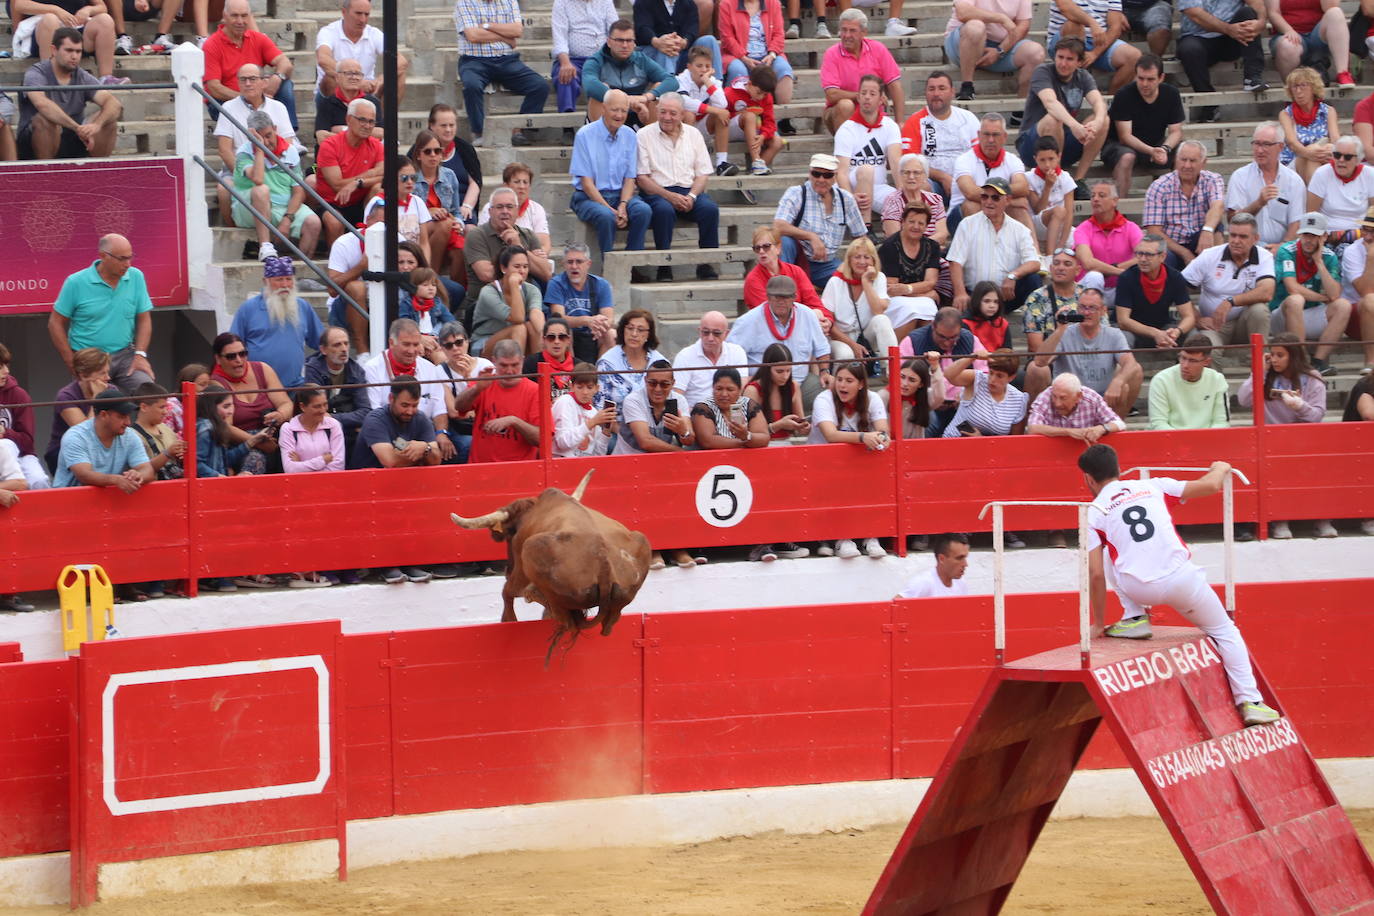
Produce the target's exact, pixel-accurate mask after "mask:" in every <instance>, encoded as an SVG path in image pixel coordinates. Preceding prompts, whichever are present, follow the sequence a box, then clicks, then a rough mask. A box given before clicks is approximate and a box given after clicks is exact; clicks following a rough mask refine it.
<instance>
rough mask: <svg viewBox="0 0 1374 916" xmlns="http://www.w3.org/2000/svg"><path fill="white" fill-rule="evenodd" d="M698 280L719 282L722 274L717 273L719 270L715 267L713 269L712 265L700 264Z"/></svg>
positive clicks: (698, 266)
mask: <svg viewBox="0 0 1374 916" xmlns="http://www.w3.org/2000/svg"><path fill="white" fill-rule="evenodd" d="M697 279H698V280H719V279H720V272H719V271H717V270H716V269H715V268H714V267H712V266H711V265H710V264H698V265H697Z"/></svg>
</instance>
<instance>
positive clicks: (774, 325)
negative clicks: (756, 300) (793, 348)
mask: <svg viewBox="0 0 1374 916" xmlns="http://www.w3.org/2000/svg"><path fill="white" fill-rule="evenodd" d="M763 318H764V320H765V321H767V322H768V330H769V331H771V332H772V333H773V336H774V337H775V338H777V339H778V340H786V339H787V338H789V337H791V336H792V332H793V331H794V330H796V328H797V307H796V306H795V305H794V306H792V317H791V318H790V319H788V322H787V332H786V333H783V332H782V331H780V330H778V320H777V318H775V317H774V316H773V310H772V309H770V308H769V307H768V303H767V302H765V303H764V304H763Z"/></svg>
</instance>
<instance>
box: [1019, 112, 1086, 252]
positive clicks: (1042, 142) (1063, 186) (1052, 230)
mask: <svg viewBox="0 0 1374 916" xmlns="http://www.w3.org/2000/svg"><path fill="white" fill-rule="evenodd" d="M1026 183H1027V184H1029V185H1030V198H1029V199H1030V208H1031V222H1033V223H1034V224H1035V237H1036V239H1037V240H1038V241H1039V242H1040V253H1041V254H1042V255H1043V256H1044V257H1045V259H1046V262H1047V263H1048V259H1049V257H1050V256H1051V254H1053V253H1054V252H1055V251H1057V250H1059V249H1060V248H1062V247H1064V246H1065V245H1067V244H1068V241H1069V232H1070V230H1072V229H1073V191H1074V189H1075V188H1076V187H1077V186H1078V183H1077V182H1075V181H1074V180H1073V176H1072V175H1070V174H1069V173H1068V172H1066V171H1064V169H1063V168H1062V167H1061V166H1060V164H1059V141H1057V140H1055V139H1054V138H1053V137H1041V138H1040V139H1039V140H1037V141H1036V143H1035V168H1033V169H1031V170H1030V171H1029V172H1027V173H1026Z"/></svg>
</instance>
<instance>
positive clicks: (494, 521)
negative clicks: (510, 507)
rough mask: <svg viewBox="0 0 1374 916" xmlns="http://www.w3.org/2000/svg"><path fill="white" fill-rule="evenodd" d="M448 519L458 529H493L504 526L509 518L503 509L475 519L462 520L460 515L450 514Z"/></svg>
mask: <svg viewBox="0 0 1374 916" xmlns="http://www.w3.org/2000/svg"><path fill="white" fill-rule="evenodd" d="M449 518H451V519H453V524H455V525H457V526H458V527H460V528H495V527H496V526H497V525H500V524H504V523H505V521H506V519H508V518H510V513H509V512H507V511H506V510H505V509H497V510H496V511H495V512H488V513H487V514H486V515H479V516H477V517H476V518H463V517H462V516H461V515H457V514H453V513H450V515H449Z"/></svg>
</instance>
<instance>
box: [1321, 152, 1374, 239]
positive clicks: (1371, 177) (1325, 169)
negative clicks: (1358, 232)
mask: <svg viewBox="0 0 1374 916" xmlns="http://www.w3.org/2000/svg"><path fill="white" fill-rule="evenodd" d="M1307 192H1308V193H1309V194H1315V195H1317V197H1318V198H1319V199H1320V200H1321V202H1322V210H1321V212H1322V214H1323V215H1324V216H1325V217H1326V228H1327V230H1328V231H1330V232H1341V231H1344V230H1346V229H1356V228H1358V227H1359V225H1360V220H1362V219H1364V215H1365V213H1367V212H1368V211H1369V205H1370V201H1371V200H1374V168H1370V167H1369V166H1368V165H1365V164H1364V163H1360V164H1359V165H1357V166H1355V175H1354V177H1352V178H1351V179H1350V180H1349V181H1345V180H1343V179H1342V178H1341V176H1339V175H1337V174H1336V170H1335V169H1334V168H1333V167H1332V165H1331V163H1329V162H1328V163H1326V165H1323V166H1322V167H1321V168H1319V169H1317V171H1316V172H1314V173H1313V175H1312V180H1311V181H1309V182H1308V183H1307Z"/></svg>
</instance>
